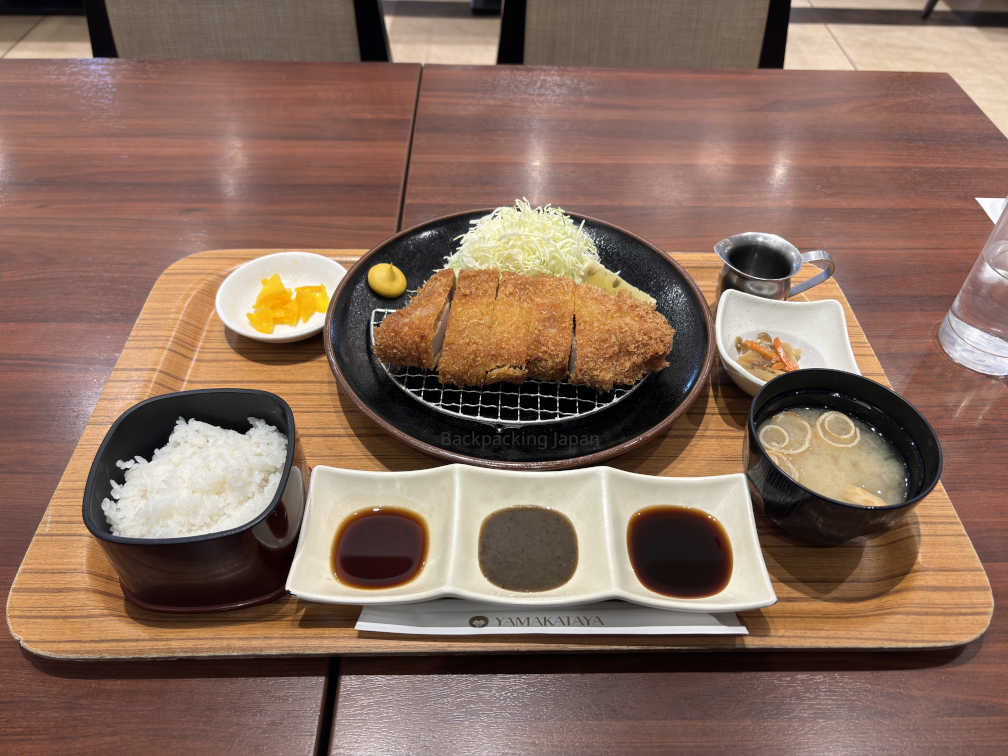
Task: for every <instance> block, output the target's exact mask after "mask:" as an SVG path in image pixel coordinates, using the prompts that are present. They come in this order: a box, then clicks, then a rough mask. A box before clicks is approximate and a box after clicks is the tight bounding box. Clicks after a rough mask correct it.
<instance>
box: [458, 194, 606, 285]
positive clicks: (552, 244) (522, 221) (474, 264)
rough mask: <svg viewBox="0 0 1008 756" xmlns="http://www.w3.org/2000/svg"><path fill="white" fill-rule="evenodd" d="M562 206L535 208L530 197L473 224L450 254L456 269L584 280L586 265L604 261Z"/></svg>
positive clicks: (586, 235) (459, 238) (502, 208)
mask: <svg viewBox="0 0 1008 756" xmlns="http://www.w3.org/2000/svg"><path fill="white" fill-rule="evenodd" d="M583 225H584V221H582V222H581V224H580V225H576V224H575V223H574V221H573V220H572V219H571V218H570V216H568V215H565V214H564V211H563V210H561V209H560V208H559V207H550V206H549V205H544V206H542V207H532V206H530V205H529V202H528V200H527V199H525V198H524V197H523V198H522V199H520V200H515V203H514V207H498V208H497V209H496V210H494V211H493V212H492V213H490V214H489V215H484V216H483V217H482V218H478V219H476V220H474V221H472V222H471V223H470V226H471V227H470V229H469V230H468V231H467V232H466V233H464V234H462V235H461V236H459V237H456V239H455V241H459V240H461V241H460V242H459V246H458V251H456V252H455V253H454V254H452V255H449V256H448V257H446V258H445V265H446V267H448V268H451V269H452V270H466V269H473V268H497V269H499V270H509V271H512V272H513V273H524V274H526V275H529V274H535V273H543V274H546V275H551V276H567V277H569V278H572V279H574V280H575V281H577V282H579V283H580V282H582V281H583V280H584V275H585V273H584V268H585V265H587V264H588V263H589V262H598V261H599V256H598V250H597V249H596V247H595V242H593V241H592V240H591V238H590V237H589V236H588V234H586V233H585V232H584V231H583V230H582V226H583Z"/></svg>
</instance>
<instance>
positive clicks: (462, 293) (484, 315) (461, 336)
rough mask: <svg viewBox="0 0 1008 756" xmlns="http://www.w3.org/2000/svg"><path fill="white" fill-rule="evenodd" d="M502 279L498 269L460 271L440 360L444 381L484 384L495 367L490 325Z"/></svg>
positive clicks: (439, 369) (458, 384)
mask: <svg viewBox="0 0 1008 756" xmlns="http://www.w3.org/2000/svg"><path fill="white" fill-rule="evenodd" d="M499 280H500V273H499V272H498V271H497V270H496V269H489V270H463V271H460V272H459V275H458V283H456V285H455V296H454V298H453V299H452V307H451V312H450V313H449V314H448V328H447V330H446V331H445V338H444V347H443V349H442V350H441V361H440V362H439V363H438V379H439V380H440V381H441V383H444V384H450V385H454V386H482V385H483V384H484V382H485V381H486V375H487V373H488V372H489V371H490V370H491V369H492V368H493V367H495V366H494V365H492V364H491V361H490V351H491V349H490V329H491V326H492V324H493V310H494V300H495V299H496V297H497V284H498V282H499Z"/></svg>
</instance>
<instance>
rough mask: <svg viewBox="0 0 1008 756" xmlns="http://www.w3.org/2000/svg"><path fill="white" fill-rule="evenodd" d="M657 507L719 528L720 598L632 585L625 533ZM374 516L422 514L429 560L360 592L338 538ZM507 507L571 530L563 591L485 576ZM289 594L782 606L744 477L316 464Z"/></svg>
mask: <svg viewBox="0 0 1008 756" xmlns="http://www.w3.org/2000/svg"><path fill="white" fill-rule="evenodd" d="M656 506H672V507H682V508H688V509H694V510H699V511H700V512H703V513H706V514H707V515H710V516H711V517H713V518H714V519H716V520H717V522H718V523H720V525H721V527H722V528H723V529H724V534H725V535H726V536H727V539H728V541H729V543H730V545H731V554H732V568H731V573H730V576H729V577H728V580H727V583H726V584H725V585H724V587H723V588H722V589H721V590H719V591H718V592H717V593H714V594H712V595H707V596H702V597H699V598H680V597H676V596H670V595H665V594H664V593H658V592H656V591H653V590H651V589H649V588H647V587H646V586H645V585H644V584H643V583H642V582H641V581H640V580H639V579H638V577H637V574H636V572H635V569H634V567H633V565H632V563H631V558H630V553H629V550H628V545H627V527H628V524H629V521H630V518H631V517H632V516H633V515H634V513H636V512H639V511H640V510H642V509H647V508H649V507H656ZM374 507H394V508H398V509H405V510H408V511H409V512H412V513H413V514H415V515H416V516H419V518H421V519H422V520H423V522H424V523H425V524H426V531H427V550H426V558H425V561H424V563H423V565H422V567H421V568H420V570H419V572H418V573H417V574H416V575H415V576H414V577H413V578H412V579H410V580H408V581H407V582H404V583H402V584H399V585H393V586H391V587H382V588H374V587H368V588H359V587H355V586H353V585H350V584H348V583H346V582H343V581H341V580H339V579H337V577H336V576H335V574H334V571H333V561H332V559H333V547H334V541H335V539H336V537H337V534H338V533H339V531H340V529H341V526H342V525H343V524H344V523H345V522H346V520H347V518H349V517H350V516H351V515H353V514H355V513H358V512H361V511H363V510H370V509H372V508H374ZM511 507H540V508H545V509H548V510H553V511H554V512H557V513H559V514H561V515H563V516H564V517H565V518H566V519H567V520H568V521H569V523H570V525H572V526H573V530H574V533H575V534H576V540H577V560H576V566H575V567H573V572H572V574H571V575H570V578H569V579H568V580H566V582H563V583H562V584H561V585H558V586H557V587H554V588H549V589H547V590H536V591H531V592H528V591H518V590H508V589H505V588H502V587H500V586H499V585H496V584H495V583H493V582H490V580H488V579H487V578H486V577H485V576H484V574H483V571H482V570H481V567H480V561H479V553H478V551H479V540H480V529H481V527H482V526H483V523H484V521H485V520H486V518H487V517H489V516H490V515H492V514H493V513H495V512H498V511H500V510H504V509H508V508H511ZM519 547H520V545H519ZM287 590H288V591H290V592H291V593H292V594H294V595H295V596H297V597H299V598H301V599H304V600H306V601H319V602H324V603H335V604H357V605H365V604H397V603H411V602H417V601H428V600H431V599H436V598H446V597H455V598H465V599H471V600H477V601H487V602H492V603H497V604H502V605H514V606H569V605H575V604H584V603H590V602H596V601H604V600H607V599H621V600H623V601H628V602H631V603H635V604H641V605H643V606H650V607H656V608H660V609H674V610H679V611H697V612H730V611H742V610H747V609H757V608H760V607H764V606H769V605H771V604H773V603H774V602H776V600H777V597H776V595H775V593H774V590H773V586H772V585H771V582H770V576H769V574H768V573H767V569H766V564H765V562H764V560H763V552H762V550H761V548H760V545H759V539H758V537H757V534H756V523H755V520H754V518H753V509H752V502H751V500H750V498H749V490H748V487H747V485H746V480H745V476H743V475H742V474H740V473H736V474H732V475H719V476H711V477H702V478H663V477H656V476H651V475H639V474H636V473H628V472H624V471H622V470H617V469H614V468H608V467H592V468H587V469H583V470H568V471H561V472H517V471H503V470H488V469H482V468H477V467H470V466H467V465H446V466H444V467H438V468H434V469H431V470H418V471H411V472H363V471H357V470H343V469H340V468H335V467H326V466H318V467H316V468H314V470H313V471H312V475H311V482H310V485H309V489H308V502H307V507H306V511H305V516H304V522H303V523H302V527H301V535H300V540H299V542H298V547H297V552H296V554H295V556H294V562H293V564H292V566H291V570H290V573H289V575H288V578H287Z"/></svg>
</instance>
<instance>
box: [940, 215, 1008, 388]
mask: <svg viewBox="0 0 1008 756" xmlns="http://www.w3.org/2000/svg"><path fill="white" fill-rule="evenodd" d="M938 341H939V342H940V343H941V345H942V348H943V349H944V350H945V351H946V352H948V355H949V356H950V357H951V358H952V359H953V360H955V361H956V362H958V363H959V364H960V365H964V366H966V367H968V368H970V369H971V370H976V371H977V372H980V373H986V374H987V375H1008V208H1006V210H1004V211H1002V212H1001V219H1000V220H999V221H998V222H997V225H995V226H994V231H993V233H991V235H990V238H989V239H988V240H987V244H985V245H984V248H983V252H981V253H980V257H978V258H977V261H976V262H975V263H974V264H973V269H972V270H970V272H969V275H968V276H967V277H966V282H965V283H963V285H962V288H961V289H960V290H959V294H957V295H956V298H955V301H954V302H953V303H952V308H951V309H950V310H949V311H948V314H947V315H946V316H945V320H944V321H943V322H942V324H941V328H940V329H939V330H938Z"/></svg>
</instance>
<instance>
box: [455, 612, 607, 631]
mask: <svg viewBox="0 0 1008 756" xmlns="http://www.w3.org/2000/svg"><path fill="white" fill-rule="evenodd" d="M488 625H490V619H489V618H487V617H486V616H484V615H482V614H474V615H473V616H472V617H470V618H469V626H470V627H475V628H477V629H479V628H484V627H487V626H488ZM605 626H606V623H605V620H603V619H602V617H601V616H600V615H598V614H499V615H494V616H493V627H605Z"/></svg>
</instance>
